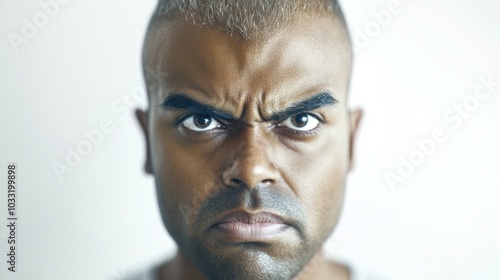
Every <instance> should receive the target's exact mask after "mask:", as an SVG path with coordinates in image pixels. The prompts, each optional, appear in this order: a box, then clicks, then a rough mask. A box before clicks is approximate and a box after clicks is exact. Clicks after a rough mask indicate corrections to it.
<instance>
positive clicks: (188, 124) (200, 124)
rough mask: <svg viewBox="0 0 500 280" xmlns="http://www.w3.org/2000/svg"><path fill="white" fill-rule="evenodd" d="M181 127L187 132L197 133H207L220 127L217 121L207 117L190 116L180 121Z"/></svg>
mask: <svg viewBox="0 0 500 280" xmlns="http://www.w3.org/2000/svg"><path fill="white" fill-rule="evenodd" d="M182 125H183V126H184V127H185V128H187V129H189V130H192V131H197V132H203V131H209V130H213V129H216V128H221V127H222V125H221V124H220V123H219V122H218V121H216V120H215V119H214V118H212V117H210V116H208V115H192V116H190V117H187V118H186V119H185V120H184V121H182Z"/></svg>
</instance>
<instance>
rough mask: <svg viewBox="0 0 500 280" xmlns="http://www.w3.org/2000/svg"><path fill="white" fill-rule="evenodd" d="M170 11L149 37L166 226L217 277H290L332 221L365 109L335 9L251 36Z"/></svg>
mask: <svg viewBox="0 0 500 280" xmlns="http://www.w3.org/2000/svg"><path fill="white" fill-rule="evenodd" d="M216 29H217V28H215V27H209V28H207V27H204V28H198V27H195V26H193V25H192V24H190V23H188V22H184V21H174V22H167V23H165V24H164V25H163V26H161V27H160V29H159V30H158V33H159V34H160V35H159V36H157V37H155V39H151V40H150V41H149V42H148V43H147V44H146V48H145V51H146V54H147V57H149V58H150V60H149V62H148V61H146V64H148V63H151V65H148V66H150V68H152V69H155V70H156V71H158V72H159V73H161V76H162V77H163V82H162V84H161V86H160V88H159V89H160V90H159V91H158V92H152V93H150V109H149V114H148V115H147V117H145V116H143V117H142V118H141V117H140V119H141V120H142V124H143V126H144V127H145V131H146V133H147V137H148V149H149V156H148V162H147V166H149V167H148V169H150V170H151V172H152V173H153V174H154V176H155V179H156V186H157V193H158V201H159V204H160V209H161V212H162V216H163V221H164V223H165V226H166V228H167V230H168V232H169V233H170V234H171V235H172V237H173V238H174V239H175V241H176V242H177V243H178V245H179V246H180V249H181V250H182V251H183V252H185V253H186V254H187V255H189V256H190V257H191V258H192V259H193V260H194V262H195V263H196V264H197V265H198V266H199V267H200V268H201V269H202V270H203V272H204V273H205V274H207V275H208V276H209V277H211V278H217V279H290V278H292V277H293V276H294V275H296V274H297V273H298V272H300V270H301V269H302V268H303V267H304V266H305V265H306V264H307V263H308V262H309V261H310V260H311V258H312V257H313V256H314V255H315V254H316V253H317V252H318V250H319V249H320V247H321V245H322V243H323V242H324V241H325V239H326V238H327V237H328V236H329V235H330V233H331V232H332V230H333V228H334V227H335V225H336V223H337V221H338V217H339V214H340V210H341V207H342V202H343V195H344V182H345V176H346V173H347V171H348V169H349V166H350V164H351V141H352V136H353V131H354V130H355V127H356V124H357V120H358V119H359V114H354V115H353V116H354V118H352V117H351V115H350V113H349V111H348V109H347V107H346V106H347V100H346V97H347V90H348V82H349V74H350V63H351V62H350V57H349V55H348V52H347V51H346V48H345V46H346V45H347V44H348V37H347V34H346V31H345V29H344V27H343V26H342V25H341V23H340V22H338V21H335V20H334V18H333V17H332V16H323V17H319V16H318V17H316V18H309V17H308V18H305V17H304V18H302V20H300V21H298V22H297V23H296V24H294V25H293V26H291V27H289V28H287V29H282V30H279V31H277V32H275V33H273V34H272V36H268V37H266V38H260V39H259V40H251V41H245V40H242V39H240V38H236V37H230V36H227V34H225V32H224V31H217V30H216Z"/></svg>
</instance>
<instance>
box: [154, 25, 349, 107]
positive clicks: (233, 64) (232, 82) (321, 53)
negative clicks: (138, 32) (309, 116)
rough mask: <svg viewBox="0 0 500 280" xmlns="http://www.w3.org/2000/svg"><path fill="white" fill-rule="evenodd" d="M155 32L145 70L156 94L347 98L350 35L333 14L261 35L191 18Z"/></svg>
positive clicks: (229, 98)
mask: <svg viewBox="0 0 500 280" xmlns="http://www.w3.org/2000/svg"><path fill="white" fill-rule="evenodd" d="M148 37H149V38H148V39H147V40H146V44H145V48H144V69H145V76H146V80H147V83H148V89H150V90H149V93H150V98H151V99H150V100H151V101H153V100H158V101H159V100H161V99H164V98H165V97H166V95H168V94H169V93H170V92H174V91H175V92H178V91H180V92H187V93H188V94H193V95H197V94H198V95H203V96H207V97H210V98H211V99H212V100H215V103H221V102H224V100H225V102H226V103H227V102H229V103H231V102H232V103H235V102H236V103H237V100H250V99H252V98H254V97H260V99H261V101H262V100H263V99H266V100H269V102H271V101H273V102H275V103H276V102H277V103H286V102H288V101H289V99H301V98H304V97H306V96H307V95H312V94H315V93H317V92H321V91H328V92H332V94H333V95H334V97H335V98H336V99H337V100H340V101H341V102H342V101H343V100H345V98H346V94H347V90H348V83H349V76H350V71H351V47H350V41H349V36H348V34H347V31H346V30H345V28H344V26H343V24H342V23H340V22H338V21H337V20H335V18H333V17H331V16H323V17H316V18H314V17H304V18H302V19H301V20H299V21H297V22H295V23H294V25H291V26H288V27H287V28H283V29H279V30H277V31H275V32H272V33H269V34H267V35H265V36H261V37H259V38H255V39H253V40H245V39H242V38H239V37H234V36H229V35H228V34H227V33H225V32H224V31H223V30H221V29H218V28H217V27H216V26H205V27H198V26H195V25H193V24H191V23H189V22H186V21H183V20H173V21H165V22H164V23H162V24H159V25H158V27H157V28H156V29H154V30H153V31H151V32H150V34H148ZM154 83H156V84H157V86H152V84H154ZM217 99H220V100H217Z"/></svg>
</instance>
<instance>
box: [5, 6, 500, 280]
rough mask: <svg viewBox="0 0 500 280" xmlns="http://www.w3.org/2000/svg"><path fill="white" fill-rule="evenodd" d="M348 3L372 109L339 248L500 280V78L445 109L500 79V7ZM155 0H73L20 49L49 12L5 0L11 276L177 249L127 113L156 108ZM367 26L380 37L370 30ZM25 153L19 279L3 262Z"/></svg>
mask: <svg viewBox="0 0 500 280" xmlns="http://www.w3.org/2000/svg"><path fill="white" fill-rule="evenodd" d="M46 1H47V0H42V2H46ZM343 2H344V6H343V8H344V11H345V14H346V17H347V19H348V22H349V25H350V28H351V33H352V35H353V37H355V38H354V39H358V42H357V46H358V49H359V52H358V54H357V56H356V60H355V68H354V73H353V81H352V90H351V102H352V103H351V104H352V105H353V106H357V107H362V108H363V109H364V110H365V116H364V120H363V123H362V126H361V131H360V135H359V138H358V142H357V154H356V159H357V161H356V168H355V170H354V172H353V173H352V174H351V176H350V178H349V180H348V192H347V197H346V205H345V210H344V213H343V216H342V219H341V222H340V224H339V225H338V228H337V230H336V231H335V233H334V235H333V236H332V241H331V242H329V243H328V244H327V246H326V247H327V248H326V249H327V251H328V252H331V253H332V255H333V257H335V258H337V259H339V260H341V261H345V262H347V263H350V264H355V265H357V266H361V267H364V268H368V269H369V270H371V271H374V272H378V273H379V274H381V275H385V276H389V278H391V277H392V279H403V280H405V279H418V280H422V279H425V280H478V279H479V280H489V279H491V280H495V279H500V240H499V238H498V236H500V220H499V218H500V203H499V201H500V188H499V187H500V176H498V174H496V173H497V172H499V171H498V170H499V167H500V149H499V147H498V145H499V144H498V143H500V133H499V131H498V130H499V125H498V121H499V117H500V114H499V111H498V108H499V105H500V96H499V95H500V86H497V87H496V92H494V93H493V94H491V96H490V97H489V98H487V99H486V100H482V101H479V102H478V104H477V108H475V110H474V111H472V112H469V116H468V117H467V118H465V119H463V122H462V123H461V125H460V126H457V127H454V126H453V124H454V122H450V121H446V120H445V119H444V118H443V114H444V113H446V112H447V111H448V110H449V109H453V106H454V104H462V103H463V102H464V100H470V99H467V98H472V97H471V96H473V94H474V92H475V90H476V87H477V86H478V85H480V82H479V77H484V78H485V79H488V76H489V75H492V77H493V79H494V80H497V81H500V69H499V66H500V54H499V51H498V50H500V29H499V27H500V20H499V17H498V15H499V13H500V4H499V3H500V2H498V1H493V0H476V1H464V0H461V1H457V0H454V1H452V0H434V1H425V0H413V1H410V0H401V2H400V6H401V7H400V9H401V10H400V11H399V12H398V13H392V14H391V18H390V20H387V23H386V24H385V26H381V25H380V24H378V26H379V27H380V28H379V30H378V29H377V26H375V25H374V23H375V22H376V21H375V17H376V16H375V15H376V14H380V13H381V12H383V11H384V10H385V11H387V6H388V4H389V3H390V0H384V1H382V0H377V1H374V0H370V1H368V0H359V1H343ZM154 4H155V2H154V1H152V0H147V1H118V0H112V1H111V0H108V1H79V0H70V1H69V2H68V3H67V4H64V5H59V11H57V12H56V13H54V15H53V16H52V17H49V18H48V20H47V22H46V23H45V25H44V26H42V27H39V28H38V30H37V32H35V35H34V36H33V37H32V38H29V39H27V41H26V42H25V43H23V44H21V45H19V46H18V52H16V50H15V48H14V47H13V45H12V43H11V42H10V39H9V36H11V35H9V34H12V33H16V34H18V35H20V36H21V35H22V28H23V25H25V23H24V22H23V17H26V18H27V19H28V20H29V21H30V22H33V21H34V19H33V17H34V16H35V15H37V13H38V15H39V13H40V12H41V11H43V9H42V8H41V6H40V4H39V3H38V1H7V0H1V2H0V92H1V99H0V100H1V101H0V129H1V137H0V169H2V170H3V171H0V174H3V175H1V176H0V186H1V188H0V190H1V191H0V241H1V242H0V254H1V256H0V260H1V262H0V279H23V280H31V279H47V280H49V279H50V280H59V279H61V280H63V279H64V280H66V279H72V280H79V279H81V280H89V279H105V278H108V279H113V278H115V276H120V275H125V274H126V273H127V271H128V270H134V269H136V268H141V267H147V266H148V265H151V264H152V263H154V262H156V261H159V260H160V259H162V258H165V257H169V256H171V255H172V254H173V252H174V248H175V247H174V244H173V242H172V241H171V239H170V238H169V237H168V236H167V234H166V232H165V230H164V229H163V225H162V224H161V221H160V217H159V213H158V210H157V205H156V198H155V194H154V191H153V180H152V178H151V177H148V176H146V175H145V174H144V173H143V172H142V164H143V160H144V141H143V139H142V135H141V134H140V131H139V127H138V125H137V124H136V122H135V119H134V118H133V115H132V114H128V113H124V111H117V110H120V109H127V110H128V111H127V112H131V111H132V109H133V108H135V107H142V108H145V106H146V103H145V100H139V98H134V96H135V95H134V93H135V92H136V91H137V90H138V89H140V88H142V87H143V86H144V85H143V80H142V76H141V71H140V52H141V45H142V40H143V37H144V32H145V28H146V24H147V22H148V18H149V16H150V13H151V12H152V9H153V6H154ZM386 19H387V18H386ZM38 20H43V18H40V19H38ZM39 23H40V22H39ZM42 23H43V22H42ZM367 29H368V30H369V31H368V32H369V33H370V34H371V35H367V36H370V37H368V38H369V41H368V42H367V40H366V39H367V38H365V41H363V40H362V39H360V38H357V37H356V36H357V35H359V34H361V33H360V32H364V33H366V32H367V31H366V30H367ZM495 77H496V78H495ZM483 90H484V89H483ZM139 97H140V96H139ZM127 99H130V100H131V103H130V105H127V103H126V102H127ZM470 104H472V103H470ZM472 105H474V104H472ZM104 119H109V120H110V121H111V122H112V125H113V128H114V129H113V131H112V132H111V133H106V134H105V135H104V138H103V139H102V141H101V143H99V144H98V145H97V146H94V147H93V150H92V151H91V152H90V154H89V155H88V156H86V157H84V158H83V159H82V161H81V163H80V164H79V165H78V166H76V167H75V168H73V169H72V172H71V173H65V174H64V175H63V176H62V181H60V180H58V178H57V176H56V173H55V172H54V170H53V163H54V162H59V163H63V164H64V163H65V161H66V159H65V158H66V156H67V155H68V150H67V149H68V148H69V149H76V147H77V145H78V144H79V143H81V142H82V141H83V140H85V136H84V134H83V131H84V130H87V131H90V130H92V129H96V128H98V127H99V123H100V122H101V121H102V120H104ZM435 129H442V130H443V131H444V134H445V136H446V141H444V142H443V143H439V144H437V145H436V147H435V149H434V150H433V151H432V152H430V154H429V155H428V156H426V157H425V160H424V162H423V163H422V164H421V165H419V166H416V167H415V170H414V172H413V174H411V175H410V176H407V177H406V178H404V179H405V180H404V182H402V183H399V184H397V185H396V186H394V187H393V188H391V187H390V186H389V184H388V183H387V181H386V179H385V177H384V176H385V174H387V172H393V173H395V174H397V172H398V166H399V165H400V158H405V159H408V158H409V157H410V155H411V154H412V153H413V152H414V151H416V150H418V146H417V145H416V144H415V141H418V140H422V139H424V138H429V137H431V134H432V132H433V131H434V130H435ZM11 162H15V163H17V165H18V181H17V185H18V217H19V220H18V233H17V234H18V235H17V237H18V251H17V258H18V259H17V260H18V263H17V270H18V272H17V273H15V274H14V273H10V272H8V271H7V264H6V262H5V259H6V254H7V251H6V249H7V242H6V237H7V234H8V232H7V228H6V226H5V225H4V224H7V222H6V217H7V211H6V209H7V206H6V201H7V197H6V194H7V191H6V187H7V182H6V181H7V179H6V170H7V164H8V163H11Z"/></svg>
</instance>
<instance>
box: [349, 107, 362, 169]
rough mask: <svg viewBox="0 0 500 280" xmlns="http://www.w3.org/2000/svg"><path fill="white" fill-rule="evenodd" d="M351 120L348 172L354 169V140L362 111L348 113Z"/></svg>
mask: <svg viewBox="0 0 500 280" xmlns="http://www.w3.org/2000/svg"><path fill="white" fill-rule="evenodd" d="M350 114H351V115H350V119H351V132H350V135H349V137H350V138H349V171H351V170H352V169H353V167H354V143H355V140H356V135H357V133H358V128H359V123H360V122H361V118H362V116H363V111H362V110H361V109H356V110H354V111H352V112H350Z"/></svg>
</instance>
